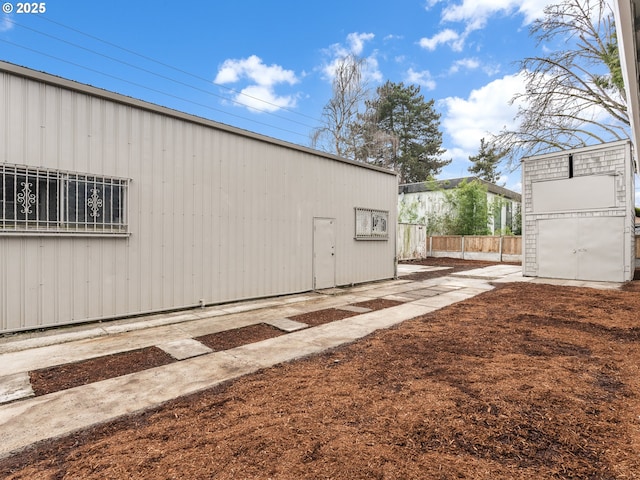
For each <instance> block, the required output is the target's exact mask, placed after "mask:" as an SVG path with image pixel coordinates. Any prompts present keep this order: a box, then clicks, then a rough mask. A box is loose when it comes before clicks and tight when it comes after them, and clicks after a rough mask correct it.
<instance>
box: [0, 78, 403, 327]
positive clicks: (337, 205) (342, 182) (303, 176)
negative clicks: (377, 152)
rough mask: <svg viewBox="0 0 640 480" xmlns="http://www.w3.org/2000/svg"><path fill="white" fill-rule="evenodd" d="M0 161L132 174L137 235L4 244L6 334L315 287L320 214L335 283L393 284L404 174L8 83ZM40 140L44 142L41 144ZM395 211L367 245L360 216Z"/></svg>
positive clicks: (1, 275) (0, 311)
mask: <svg viewBox="0 0 640 480" xmlns="http://www.w3.org/2000/svg"><path fill="white" fill-rule="evenodd" d="M0 88H3V93H2V94H1V96H0V109H1V111H2V112H3V114H0V139H1V140H2V143H3V145H2V147H0V152H1V153H2V155H3V158H1V159H0V160H1V161H3V162H8V163H17V164H26V165H35V166H41V167H45V168H56V169H62V170H71V171H78V172H86V173H92V174H96V175H105V176H116V177H125V178H130V179H131V182H130V185H129V191H128V198H127V200H128V215H129V217H128V223H129V230H130V232H131V236H130V237H129V238H104V237H103V238H87V237H55V236H49V237H7V236H5V237H0V301H1V303H2V304H1V305H0V315H1V318H0V331H15V330H23V329H29V328H37V327H40V326H50V325H56V324H68V323H74V322H79V321H86V320H92V319H98V318H110V317H115V316H122V315H129V314H137V313H144V312H151V311H158V310H163V309H173V308H181V307H188V306H192V305H196V304H197V303H198V302H199V300H200V299H204V300H205V301H206V302H207V303H216V302H224V301H231V300H239V299H243V298H252V297H263V296H269V295H278V294H285V293H292V292H300V291H306V290H310V289H311V288H312V233H313V232H312V228H313V217H331V218H335V219H336V220H337V235H338V246H337V255H338V262H337V269H336V279H337V282H338V284H349V283H358V282H363V281H367V280H375V279H380V278H389V277H391V276H392V275H393V273H394V270H393V257H394V256H395V241H394V238H395V222H396V212H395V205H396V195H395V192H396V189H397V185H396V183H397V182H396V178H395V176H393V175H389V174H385V173H381V172H376V171H372V170H368V169H364V168H361V167H358V166H354V165H350V164H346V163H342V162H338V161H333V160H329V159H327V158H324V157H321V156H317V155H314V154H312V153H309V152H304V151H298V150H295V149H290V148H287V147H284V146H281V145H276V144H270V143H267V142H262V141H260V140H257V139H252V138H249V137H244V136H240V135H236V134H234V133H231V132H226V131H223V130H217V129H214V128H211V127H208V126H205V125H199V124H196V123H191V122H188V121H186V120H183V119H177V118H172V117H167V116H164V115H161V114H157V113H151V112H149V111H145V110H142V109H139V108H136V107H133V106H129V105H123V104H119V103H115V102H111V101H108V100H105V99H100V98H95V97H92V96H89V95H86V94H83V93H78V92H71V91H68V90H65V89H62V88H59V87H55V86H51V85H46V86H45V85H43V84H41V83H39V82H36V81H31V80H26V79H22V78H19V77H16V76H13V75H11V74H6V73H0ZM34 139H36V140H35V141H34ZM355 207H365V208H373V209H381V210H388V211H389V240H388V241H371V242H366V241H358V242H356V241H355V240H354V239H353V237H354V215H355V212H354V208H355Z"/></svg>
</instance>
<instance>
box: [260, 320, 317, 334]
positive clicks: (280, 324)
mask: <svg viewBox="0 0 640 480" xmlns="http://www.w3.org/2000/svg"><path fill="white" fill-rule="evenodd" d="M264 323H266V324H267V325H271V326H272V327H276V328H277V329H279V330H282V331H283V332H295V331H297V330H302V329H303V328H307V327H308V326H309V325H307V324H306V323H302V322H296V321H295V320H290V319H288V318H276V319H275V320H265V321H264Z"/></svg>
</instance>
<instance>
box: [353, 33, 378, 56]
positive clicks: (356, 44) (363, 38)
mask: <svg viewBox="0 0 640 480" xmlns="http://www.w3.org/2000/svg"><path fill="white" fill-rule="evenodd" d="M374 36H375V35H374V34H373V33H350V34H349V35H347V43H348V44H349V51H350V52H351V53H353V54H354V55H357V56H360V55H361V54H362V51H363V50H364V44H365V42H368V41H370V40H373V38H374Z"/></svg>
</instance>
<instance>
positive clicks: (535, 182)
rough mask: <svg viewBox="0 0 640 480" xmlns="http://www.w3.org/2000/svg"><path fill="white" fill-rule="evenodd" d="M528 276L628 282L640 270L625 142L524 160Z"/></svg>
mask: <svg viewBox="0 0 640 480" xmlns="http://www.w3.org/2000/svg"><path fill="white" fill-rule="evenodd" d="M522 184H523V205H524V208H523V218H522V223H523V238H524V245H523V262H522V272H523V275H525V276H534V277H550V278H565V279H577V280H594V281H613V282H624V281H629V280H631V279H632V278H633V275H634V269H635V243H634V242H635V234H634V220H635V213H634V164H633V160H632V156H631V142H630V141H627V140H623V141H619V142H612V143H606V144H602V145H596V146H592V147H585V148H579V149H575V150H567V151H563V152H558V153H552V154H547V155H539V156H533V157H528V158H525V159H523V161H522Z"/></svg>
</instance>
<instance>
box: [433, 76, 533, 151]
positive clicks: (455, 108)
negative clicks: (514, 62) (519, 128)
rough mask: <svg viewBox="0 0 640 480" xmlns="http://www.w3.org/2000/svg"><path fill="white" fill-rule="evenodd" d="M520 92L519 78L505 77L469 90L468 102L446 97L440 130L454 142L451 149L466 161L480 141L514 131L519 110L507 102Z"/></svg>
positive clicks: (522, 85) (520, 80) (443, 101)
mask: <svg viewBox="0 0 640 480" xmlns="http://www.w3.org/2000/svg"><path fill="white" fill-rule="evenodd" d="M522 91H524V82H523V79H522V77H520V76H519V75H517V74H516V75H507V76H504V77H502V78H500V79H497V80H494V81H492V82H490V83H488V84H487V85H485V86H483V87H481V88H479V89H477V90H472V91H471V93H470V94H469V97H468V98H467V99H463V98H459V97H448V98H445V99H444V100H442V104H443V106H444V109H445V111H446V113H445V114H444V115H443V121H442V126H443V128H444V130H445V131H446V133H447V134H448V136H449V137H450V138H451V139H452V140H453V145H452V147H451V148H458V149H460V150H461V151H463V152H465V153H464V156H465V157H468V155H475V154H476V153H477V150H478V147H479V145H480V139H481V138H487V137H489V136H490V134H497V133H499V131H500V130H502V129H503V128H505V127H507V128H511V127H513V126H514V121H515V120H514V118H515V115H516V113H517V111H518V107H517V105H509V101H510V100H511V99H512V98H513V96H514V95H515V94H516V93H518V92H522ZM449 150H450V149H449Z"/></svg>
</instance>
